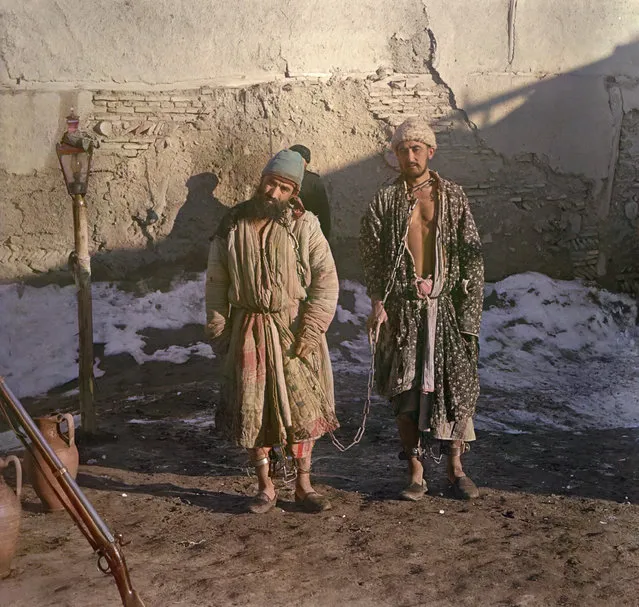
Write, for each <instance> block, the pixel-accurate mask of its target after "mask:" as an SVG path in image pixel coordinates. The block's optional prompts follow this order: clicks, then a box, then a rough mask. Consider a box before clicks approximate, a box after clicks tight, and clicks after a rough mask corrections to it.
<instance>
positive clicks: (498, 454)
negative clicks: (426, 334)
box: [0, 327, 639, 607]
mask: <svg viewBox="0 0 639 607" xmlns="http://www.w3.org/2000/svg"><path fill="white" fill-rule="evenodd" d="M198 331H199V329H197V328H196V327H190V328H189V327H187V328H186V329H185V330H184V331H183V332H181V333H180V335H163V336H162V339H163V340H165V341H168V342H169V343H171V342H173V343H175V342H180V341H182V342H185V343H186V342H189V341H192V340H193V339H197V338H199V337H200V336H198V335H197V333H198ZM156 337H158V339H159V336H156ZM153 339H154V336H152V335H151V336H149V341H150V342H152V341H153ZM152 345H153V344H150V347H151V346H152ZM102 368H103V369H105V370H106V371H107V374H106V376H105V377H103V378H101V379H100V380H98V394H97V397H98V401H99V405H100V408H101V423H102V427H103V428H104V429H105V430H110V431H112V432H115V433H117V434H118V440H117V441H115V442H111V443H105V444H102V445H97V446H96V445H93V446H88V445H85V446H81V448H80V453H81V462H82V465H81V467H80V472H79V476H78V480H79V482H80V485H81V486H82V487H83V488H84V489H85V491H86V494H87V496H88V497H89V499H90V500H91V501H92V502H93V504H94V505H95V507H96V509H97V510H98V512H99V513H101V515H102V516H103V517H104V519H105V520H106V521H107V523H108V525H109V526H110V528H111V529H112V530H114V531H117V532H120V533H123V534H124V535H125V537H126V538H127V539H129V540H131V543H130V544H129V545H128V546H127V547H126V548H125V553H126V556H127V559H128V564H129V567H130V570H131V575H132V578H133V583H134V586H135V588H136V589H137V590H138V591H139V593H140V595H141V596H142V597H143V599H144V601H145V603H146V605H147V607H169V606H178V605H181V606H203V607H204V606H213V605H215V606H218V605H358V606H368V605H380V606H381V605H389V606H409V605H441V606H444V605H499V606H504V607H506V606H515V605H522V606H523V605H526V606H541V605H549V606H550V605H552V606H554V605H580V606H589V605H592V606H595V605H596V606H601V605H639V598H638V597H639V581H638V580H639V506H637V505H635V503H636V502H639V482H638V480H639V479H638V474H637V464H638V463H639V452H638V449H637V442H638V441H639V431H638V430H626V429H623V430H619V431H605V432H597V431H591V432H584V433H570V432H550V431H547V430H545V429H543V428H534V427H531V428H530V432H529V433H526V434H520V435H508V434H498V433H487V432H480V433H478V438H479V440H478V442H477V443H476V445H474V446H473V449H472V451H471V452H470V454H468V455H467V456H466V459H465V461H466V467H467V471H468V473H469V474H470V475H471V476H472V477H473V478H474V479H475V481H476V482H477V483H478V484H479V485H480V486H481V487H482V488H483V491H482V496H481V498H480V499H478V500H477V501H475V502H472V503H464V502H458V501H455V500H452V499H450V497H449V496H448V494H447V487H446V482H445V478H444V465H443V463H442V464H439V465H436V464H435V463H434V462H431V463H430V464H429V469H428V476H427V478H428V481H429V487H430V494H429V496H427V497H426V498H425V499H424V500H423V501H422V502H420V503H418V504H411V503H406V502H400V501H397V500H396V499H395V498H396V495H397V493H398V491H399V490H400V489H401V488H402V486H403V484H404V483H405V472H404V464H403V463H402V462H401V461H399V460H398V458H397V453H398V451H399V443H398V440H397V437H396V432H395V428H394V422H393V419H392V416H391V414H390V411H389V410H388V408H387V407H386V406H385V405H384V404H383V403H381V402H379V401H377V402H376V404H375V406H374V407H373V412H372V417H371V419H370V420H369V424H368V429H367V432H366V436H365V438H364V440H363V442H362V443H361V445H359V446H358V447H356V448H354V449H352V450H351V451H349V452H348V453H347V454H345V455H342V454H339V453H338V452H337V451H336V450H335V449H334V448H333V447H332V446H331V444H330V441H329V440H328V439H327V438H326V439H323V440H322V441H321V443H320V444H319V445H318V447H317V449H316V457H315V463H314V472H315V480H316V482H317V485H318V489H320V490H321V491H322V492H324V493H326V494H327V495H329V496H330V497H331V499H332V502H333V506H334V507H333V510H331V511H329V512H326V513H322V514H319V515H310V514H305V513H303V512H300V511H298V510H297V509H296V507H295V504H294V503H293V500H292V493H291V489H290V487H288V486H286V485H285V484H284V483H280V485H281V489H280V493H279V502H278V507H277V508H276V509H275V510H274V511H272V512H270V513H269V514H267V515H265V516H262V517H259V516H255V515H250V514H245V513H244V509H245V507H246V502H247V496H250V495H251V494H252V493H253V492H254V479H253V478H251V477H249V476H248V475H247V472H246V468H245V465H246V459H245V456H244V454H243V453H242V452H241V451H239V450H237V449H235V448H231V447H229V446H228V445H225V444H224V443H223V442H221V441H220V439H218V438H217V437H216V436H215V434H214V431H213V429H212V427H211V425H210V424H209V425H207V423H208V422H210V420H211V419H212V416H213V414H214V407H215V402H216V400H217V395H218V389H219V385H218V383H217V381H216V378H217V376H218V369H219V364H218V363H217V361H208V360H206V359H194V360H191V361H190V362H189V363H186V364H185V365H171V364H163V363H152V364H146V365H144V366H143V367H137V366H136V365H135V364H134V363H132V361H131V359H130V358H128V357H124V356H123V357H113V358H107V359H105V360H104V361H103V364H102ZM336 380H337V390H336V391H337V400H338V413H339V415H340V419H341V421H342V428H341V430H340V431H339V436H340V438H342V440H343V441H346V440H347V439H349V438H350V437H352V435H353V433H354V431H355V429H356V427H357V425H358V424H359V421H360V411H361V408H362V403H363V396H364V395H365V381H366V378H364V377H362V376H361V375H359V376H358V375H353V376H350V375H347V374H340V375H339V376H338V377H337V378H336ZM132 397H136V400H132ZM496 397H498V398H503V397H504V395H490V394H484V395H483V396H482V399H484V402H487V399H490V398H496ZM127 399H129V400H127ZM25 400H26V399H25ZM25 404H28V406H29V409H30V411H31V412H32V413H33V414H38V413H41V412H43V411H49V410H52V409H54V408H59V409H61V410H73V409H74V408H75V407H77V404H76V400H75V397H71V398H69V397H66V398H64V397H62V396H59V395H58V396H56V395H50V396H48V397H47V398H45V399H40V400H37V401H31V400H29V401H26V402H25ZM480 406H481V405H480ZM531 406H534V403H531ZM131 419H138V420H140V419H141V420H146V421H152V422H153V423H144V424H139V423H129V420H131ZM90 461H91V462H96V461H97V463H91V464H89V463H88V462H90ZM23 506H24V513H23V520H22V531H21V537H20V544H19V549H18V554H17V556H16V558H15V560H14V563H13V566H14V571H13V573H12V575H11V577H9V578H8V579H6V580H4V581H0V605H2V606H7V607H8V606H13V607H47V606H56V607H63V606H82V607H98V606H99V607H108V606H111V605H113V606H116V605H119V604H120V601H119V596H118V593H117V590H116V586H115V584H114V582H113V580H112V579H111V578H110V577H109V576H105V575H102V574H101V573H99V572H98V571H97V569H96V567H95V558H94V556H93V555H92V553H91V549H90V547H89V545H88V544H87V542H86V540H85V539H84V537H83V536H82V535H81V534H80V532H79V531H78V530H77V529H76V528H75V527H74V525H73V523H72V522H71V520H70V518H69V517H68V516H67V514H66V513H65V512H62V513H54V514H43V513H42V511H41V508H40V505H39V502H38V500H37V498H36V497H35V494H34V493H33V491H32V490H31V488H30V487H27V489H26V491H25V495H24V500H23Z"/></svg>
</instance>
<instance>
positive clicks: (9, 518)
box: [0, 455, 22, 578]
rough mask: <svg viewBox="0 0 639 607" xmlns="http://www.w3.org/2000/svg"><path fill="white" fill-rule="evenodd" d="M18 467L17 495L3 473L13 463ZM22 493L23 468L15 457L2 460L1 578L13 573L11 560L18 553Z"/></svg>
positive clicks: (0, 479) (0, 500) (0, 491)
mask: <svg viewBox="0 0 639 607" xmlns="http://www.w3.org/2000/svg"><path fill="white" fill-rule="evenodd" d="M11 462H13V464H14V465H15V467H16V490H15V493H14V492H13V490H12V489H11V488H10V487H9V485H7V483H6V482H5V480H4V477H3V476H2V471H3V470H4V469H5V468H6V467H7V466H8V465H9V464H10V463H11ZM21 491H22V468H21V466H20V460H19V459H18V458H17V457H16V456H15V455H10V456H9V457H7V458H6V459H0V578H4V577H7V576H8V575H9V574H10V573H11V559H12V558H13V555H14V554H15V552H16V546H17V544H18V532H19V530H20V510H21V508H20V493H21Z"/></svg>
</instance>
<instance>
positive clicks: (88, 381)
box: [73, 194, 97, 434]
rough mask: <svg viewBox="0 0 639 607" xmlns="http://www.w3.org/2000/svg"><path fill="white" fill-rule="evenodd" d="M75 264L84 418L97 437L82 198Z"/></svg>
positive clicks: (76, 205) (76, 199) (76, 217)
mask: <svg viewBox="0 0 639 607" xmlns="http://www.w3.org/2000/svg"><path fill="white" fill-rule="evenodd" d="M73 232H74V238H75V263H74V267H73V273H74V275H75V284H76V287H77V289H78V328H79V333H80V351H79V354H80V382H79V383H80V416H81V419H82V431H83V433H86V434H95V432H96V430H97V420H96V414H95V403H94V401H93V311H92V304H91V258H90V257H89V229H88V225H87V206H86V204H85V202H84V196H83V195H82V194H74V195H73Z"/></svg>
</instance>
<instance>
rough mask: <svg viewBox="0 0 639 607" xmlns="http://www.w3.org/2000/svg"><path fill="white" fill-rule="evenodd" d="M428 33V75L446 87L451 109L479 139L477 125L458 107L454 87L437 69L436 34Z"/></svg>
mask: <svg viewBox="0 0 639 607" xmlns="http://www.w3.org/2000/svg"><path fill="white" fill-rule="evenodd" d="M426 31H427V32H428V38H429V39H430V49H429V55H428V57H427V58H426V59H425V60H424V65H425V66H426V69H427V70H428V73H429V74H430V75H431V77H432V79H433V80H434V82H435V83H436V84H439V85H441V86H443V87H445V88H446V90H447V91H448V102H449V104H450V107H451V108H452V109H453V110H455V111H456V112H460V114H461V115H462V116H463V119H464V122H465V123H466V125H467V126H468V127H469V128H470V129H471V131H472V132H473V133H474V134H475V136H476V137H478V129H477V125H476V124H475V123H474V122H473V121H472V120H471V119H470V116H468V113H467V112H466V110H464V109H463V108H460V107H459V106H458V105H457V99H456V98H455V92H454V91H453V89H452V87H451V86H450V85H449V84H448V83H447V82H446V81H445V80H444V79H443V78H442V76H441V74H440V73H439V70H438V69H437V68H436V67H435V63H436V59H437V38H436V37H435V33H434V32H433V30H432V29H430V28H427V30H426Z"/></svg>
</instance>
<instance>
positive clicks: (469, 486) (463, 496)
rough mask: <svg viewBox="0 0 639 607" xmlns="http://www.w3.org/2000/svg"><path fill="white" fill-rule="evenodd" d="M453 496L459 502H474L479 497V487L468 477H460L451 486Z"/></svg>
mask: <svg viewBox="0 0 639 607" xmlns="http://www.w3.org/2000/svg"><path fill="white" fill-rule="evenodd" d="M450 488H451V491H452V492H453V495H454V496H455V497H456V498H457V499H458V500H472V499H474V498H476V497H479V489H478V488H477V485H475V483H473V481H472V480H471V479H470V478H468V477H467V476H458V477H457V478H456V479H455V482H454V483H451V485H450Z"/></svg>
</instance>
